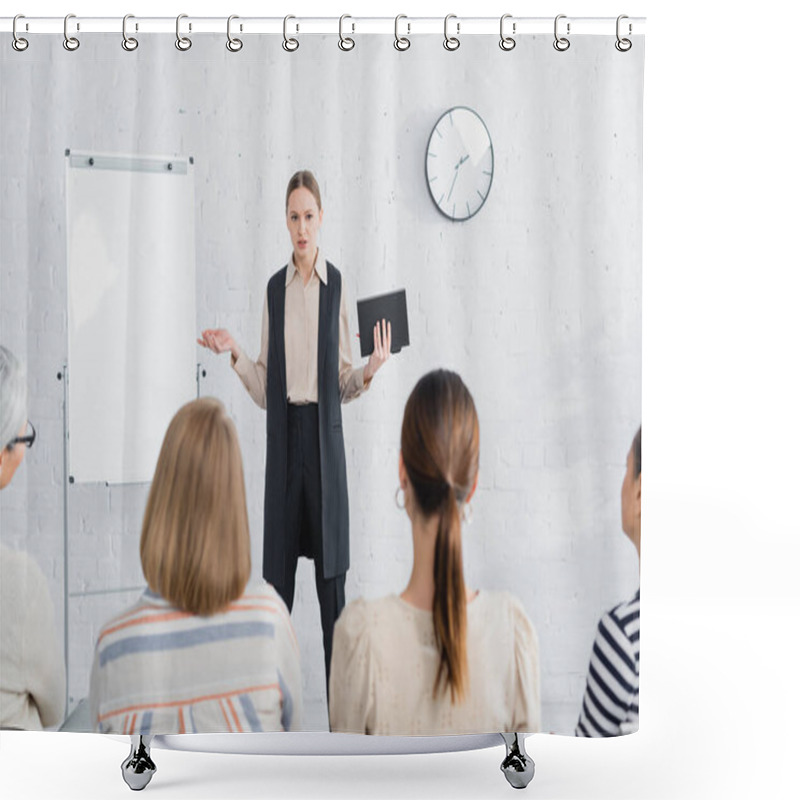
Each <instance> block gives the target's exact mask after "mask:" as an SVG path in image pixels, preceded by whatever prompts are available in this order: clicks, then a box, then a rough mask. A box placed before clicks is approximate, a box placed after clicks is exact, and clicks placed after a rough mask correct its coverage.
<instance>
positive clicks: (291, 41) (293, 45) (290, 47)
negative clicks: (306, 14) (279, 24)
mask: <svg viewBox="0 0 800 800" xmlns="http://www.w3.org/2000/svg"><path fill="white" fill-rule="evenodd" d="M290 19H296V17H293V16H292V15H291V14H287V16H285V17H284V18H283V49H284V50H285V51H286V52H287V53H293V52H294V51H295V50H297V48H298V47H300V42H298V41H297V39H295V38H289V35H288V33H287V26H288V23H289V20H290ZM296 30H299V26H297V28H296Z"/></svg>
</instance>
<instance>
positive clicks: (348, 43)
mask: <svg viewBox="0 0 800 800" xmlns="http://www.w3.org/2000/svg"><path fill="white" fill-rule="evenodd" d="M346 19H353V18H352V17H351V16H350V15H349V14H342V16H341V17H339V49H340V50H344V51H345V52H347V51H348V50H352V49H353V48H354V47H355V46H356V43H355V40H354V39H352V38H351V37H349V36H345V35H344V32H343V31H342V26H343V25H344V21H345V20H346ZM351 25H352V28H353V33H355V31H356V24H355V22H353V23H351Z"/></svg>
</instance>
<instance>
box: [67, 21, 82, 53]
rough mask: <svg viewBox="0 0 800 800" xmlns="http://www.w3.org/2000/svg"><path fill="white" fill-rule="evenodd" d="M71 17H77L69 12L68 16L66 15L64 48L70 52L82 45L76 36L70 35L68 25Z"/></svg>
mask: <svg viewBox="0 0 800 800" xmlns="http://www.w3.org/2000/svg"><path fill="white" fill-rule="evenodd" d="M71 19H75V15H74V14H67V16H66V17H64V49H65V50H69V51H70V52H72V51H73V50H77V49H78V48H79V47H80V46H81V43H80V42H79V41H78V40H77V39H76V38H75V37H74V36H70V35H69V31H68V29H67V26H68V25H69V21H70V20H71ZM78 30H80V26H78Z"/></svg>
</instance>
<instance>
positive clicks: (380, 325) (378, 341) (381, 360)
mask: <svg viewBox="0 0 800 800" xmlns="http://www.w3.org/2000/svg"><path fill="white" fill-rule="evenodd" d="M372 340H373V341H374V342H375V348H374V349H373V351H372V354H371V355H370V357H369V361H367V366H366V367H364V381H365V382H369V381H371V380H372V379H373V377H374V376H375V373H376V372H377V371H378V370H379V369H380V368H381V366H383V364H385V363H386V362H387V361H388V360H389V356H390V355H391V352H392V323H391V322H386V320H385V319H383V320H381V321H380V322H376V323H375V328H374V330H373V331H372Z"/></svg>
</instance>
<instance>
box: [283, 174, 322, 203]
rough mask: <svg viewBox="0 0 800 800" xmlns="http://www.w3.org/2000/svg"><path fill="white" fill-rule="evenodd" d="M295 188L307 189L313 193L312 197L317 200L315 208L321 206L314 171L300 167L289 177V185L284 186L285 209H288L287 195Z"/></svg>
mask: <svg viewBox="0 0 800 800" xmlns="http://www.w3.org/2000/svg"><path fill="white" fill-rule="evenodd" d="M295 189H308V191H309V192H311V194H313V195H314V199H315V200H316V201H317V208H319V209H321V208H322V199H321V196H320V193H319V184H318V183H317V179H316V178H315V177H314V173H313V172H311V170H308V169H301V170H300V171H299V172H295V174H294V175H292V177H291V178H289V185H288V186H287V187H286V210H287V211H288V210H289V196H290V195H291V194H292V192H293V191H294V190H295Z"/></svg>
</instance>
